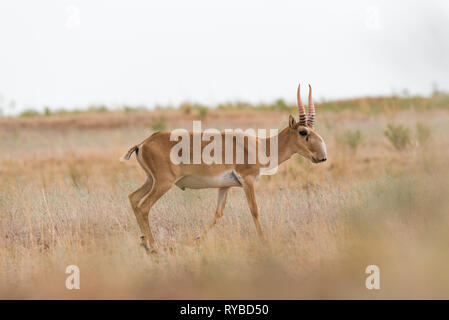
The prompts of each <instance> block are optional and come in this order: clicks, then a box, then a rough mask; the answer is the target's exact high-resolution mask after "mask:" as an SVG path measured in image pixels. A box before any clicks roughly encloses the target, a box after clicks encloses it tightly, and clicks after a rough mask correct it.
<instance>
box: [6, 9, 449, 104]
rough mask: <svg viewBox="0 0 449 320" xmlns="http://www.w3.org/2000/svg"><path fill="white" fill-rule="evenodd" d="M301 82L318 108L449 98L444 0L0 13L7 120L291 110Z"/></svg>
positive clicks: (448, 42)
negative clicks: (94, 112) (156, 110)
mask: <svg viewBox="0 0 449 320" xmlns="http://www.w3.org/2000/svg"><path fill="white" fill-rule="evenodd" d="M298 82H301V83H303V84H304V85H306V84H307V83H311V84H312V85H313V87H314V92H315V96H316V97H317V98H318V99H319V98H326V99H334V98H346V97H354V96H361V95H379V94H391V93H392V92H397V93H400V92H401V91H402V90H403V89H404V88H406V89H408V90H409V91H410V92H411V93H413V94H415V93H417V94H429V93H430V92H431V90H432V85H433V84H434V83H436V84H437V85H438V87H439V88H440V89H445V90H449V1H445V0H441V1H438V0H433V1H419V0H418V1H410V0H407V1H405V0H403V1H376V0H372V1H363V0H346V1H331V0H321V1H316V0H314V1H312V0H308V1H285V0H276V1H274V0H273V1H271V0H257V1H242V0H226V1H212V0H204V1H198V0H189V1H185V0H184V1H183V0H169V1H167V0H165V1H148V0H147V1H144V0H142V1H137V0H126V1H125V0H104V1H98V0H89V1H87V0H71V1H66V0H54V1H48V0H45V1H31V0H28V1H27V0H2V1H1V3H0V95H1V97H0V107H2V108H3V109H4V110H3V111H4V113H11V112H12V111H11V110H9V111H8V110H7V107H8V106H9V105H10V101H11V100H14V101H15V102H16V107H15V111H14V112H18V111H20V110H23V109H24V108H29V107H34V108H37V109H42V108H43V106H45V105H48V106H50V107H52V108H58V107H66V108H72V107H86V106H88V105H90V104H106V105H108V106H112V107H114V106H120V105H122V104H128V105H138V104H144V105H147V106H149V107H152V106H154V105H155V104H162V105H166V104H175V105H177V104H178V103H180V102H182V101H185V100H189V101H196V102H201V103H206V104H216V103H219V102H224V101H235V100H244V101H250V102H261V101H263V102H270V101H273V100H274V99H276V98H279V97H282V98H284V99H286V100H287V101H294V99H295V90H296V86H297V84H298ZM304 87H305V86H304ZM304 89H305V88H304ZM304 95H305V91H304Z"/></svg>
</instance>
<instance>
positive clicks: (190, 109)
mask: <svg viewBox="0 0 449 320" xmlns="http://www.w3.org/2000/svg"><path fill="white" fill-rule="evenodd" d="M316 104H317V106H318V107H319V108H320V112H323V111H329V112H344V111H353V112H354V111H355V112H359V113H363V114H379V113H388V112H394V111H404V110H415V111H426V110H433V109H449V93H446V92H440V91H434V93H433V94H432V95H431V96H429V97H423V96H409V95H408V94H407V95H402V96H398V95H393V96H389V97H364V98H355V99H345V100H335V101H317V102H316ZM216 108H217V109H218V110H224V111H238V110H249V109H254V110H259V111H278V112H285V113H294V112H295V111H296V108H297V106H296V104H293V103H287V102H285V101H284V100H283V99H277V100H275V101H274V102H272V103H259V104H251V103H247V102H242V101H237V102H227V103H221V104H218V105H217V106H216ZM155 109H157V110H161V109H165V110H173V109H179V110H181V111H182V112H183V113H185V114H197V115H198V116H199V117H201V118H205V117H206V116H207V115H208V112H209V110H210V109H211V106H206V105H203V104H199V103H189V102H184V103H182V104H180V105H179V106H177V107H174V106H156V107H155ZM115 110H116V109H115ZM121 110H122V111H124V112H125V113H132V112H136V111H145V110H149V108H148V107H146V106H128V105H125V106H123V107H122V108H121ZM110 111H114V110H112V109H109V108H108V107H107V106H105V105H93V106H90V107H89V108H87V109H75V110H66V109H64V108H59V109H56V110H51V109H50V108H49V107H46V108H45V109H44V111H43V112H39V111H36V110H34V109H32V108H29V109H27V110H25V111H23V112H22V113H20V114H19V117H36V116H51V115H74V114H80V113H102V112H110ZM1 114H2V113H0V116H1Z"/></svg>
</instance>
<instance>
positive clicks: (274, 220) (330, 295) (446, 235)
mask: <svg viewBox="0 0 449 320" xmlns="http://www.w3.org/2000/svg"><path fill="white" fill-rule="evenodd" d="M357 103H358V104H356V106H357V107H358V106H360V110H361V111H358V110H357V108H355V109H347V110H341V111H340V112H336V110H333V109H332V108H326V107H325V106H324V105H323V106H322V107H320V106H319V105H318V110H317V113H318V114H317V131H318V132H319V133H320V134H321V135H322V136H323V138H324V139H325V141H326V143H327V148H328V159H329V160H328V161H327V162H326V163H323V164H319V165H315V164H312V163H310V162H309V161H307V160H305V159H302V158H301V157H299V156H294V157H292V158H291V159H290V160H289V161H288V162H287V163H285V164H283V165H282V166H281V167H280V169H279V172H278V173H277V174H276V175H274V176H264V177H262V178H261V180H260V181H259V183H258V185H257V188H256V194H257V197H258V203H259V207H260V215H261V221H262V225H263V228H264V231H265V233H266V235H267V243H266V244H264V243H261V242H260V241H259V239H258V238H257V235H256V231H255V227H254V225H253V222H252V219H251V215H250V213H249V209H248V206H247V203H246V200H245V198H244V194H243V192H242V190H241V189H238V188H235V189H233V190H231V192H230V195H229V197H228V202H227V206H226V209H225V214H224V217H223V219H222V220H221V221H220V222H219V223H218V224H217V226H216V227H215V229H213V230H212V231H211V232H210V233H209V236H208V238H207V240H206V241H205V242H204V243H203V244H202V245H200V246H193V247H192V246H191V245H190V243H191V240H192V239H193V238H194V237H195V236H196V235H198V234H199V233H201V231H202V230H204V228H205V227H206V225H207V224H209V223H210V222H211V220H212V218H213V215H214V209H215V204H216V193H217V191H216V190H214V189H206V190H199V191H198V190H186V191H184V192H183V191H181V190H180V189H178V188H173V189H172V190H170V191H169V192H168V193H167V194H166V195H165V196H164V197H163V198H162V199H161V200H160V201H159V202H158V203H157V204H156V205H155V206H154V208H153V209H152V212H151V214H150V224H151V227H152V229H153V233H154V234H155V237H156V240H157V243H158V246H159V254H158V256H147V255H146V254H145V252H144V250H143V249H142V248H141V247H140V246H139V236H140V231H139V230H138V227H137V223H136V220H135V217H134V214H133V212H132V209H131V207H130V205H129V202H128V197H127V195H128V194H129V193H130V192H131V191H132V190H134V189H136V188H137V187H138V186H139V185H140V184H142V182H143V181H144V177H145V176H144V173H143V171H142V170H141V169H140V167H139V166H138V164H137V162H136V160H135V158H134V156H133V158H132V159H131V161H129V162H127V163H123V162H119V161H118V159H119V157H120V156H121V155H122V154H123V153H124V152H126V151H127V150H128V148H129V147H131V146H133V145H134V144H136V143H138V142H140V141H141V140H143V139H144V138H145V137H147V136H148V135H149V134H150V133H151V132H153V131H154V129H155V128H163V127H166V128H167V129H172V128H180V127H183V128H191V126H192V120H194V119H200V118H201V119H202V120H203V128H210V127H214V128H219V129H224V128H243V129H245V128H282V127H284V126H286V125H287V121H288V114H289V113H288V112H285V111H280V110H257V109H254V108H242V109H239V108H234V109H232V108H230V109H229V110H227V109H216V110H209V111H208V112H205V111H204V110H203V109H200V112H198V110H196V109H193V110H190V109H188V110H187V111H186V110H182V109H181V110H173V109H170V110H166V111H164V110H155V111H151V112H150V111H143V110H131V111H129V110H128V111H127V112H125V111H114V112H91V113H80V114H67V115H64V114H61V115H49V116H46V117H45V116H34V117H19V118H0V298H6V299H11V298H20V299H21V298H25V299H36V298H44V299H46V298H56V299H65V298H75V299H78V298H87V299H92V298H93V299H97V298H125V299H127V298H137V299H140V298H149V299H154V298H155V299H167V298H168V299H169V298H175V299H183V298H186V299H190V298H193V299H197V298H199V299H215V298H231V299H240V298H254V299H259V298H260V299H262V298H265V299H300V298H318V299H320V298H324V299H334V298H342V299H347V298H361V299H380V298H387V299H389V298H425V299H427V298H446V299H447V298H449V250H448V244H449V228H448V226H449V225H448V222H449V221H448V220H449V219H448V209H449V166H448V163H449V162H448V158H449V157H448V155H449V112H448V110H449V105H447V104H446V105H445V106H444V107H441V108H435V109H433V108H430V109H425V110H422V109H419V108H413V107H410V108H396V109H395V108H391V109H387V110H383V111H382V112H370V111H369V110H368V111H367V110H365V109H364V108H363V107H364V104H363V100H361V101H359V102H357ZM330 109H332V110H330ZM291 112H295V109H294V108H291ZM389 124H392V125H394V126H397V125H402V126H403V128H405V133H404V132H403V133H402V134H403V135H406V136H407V137H408V140H407V138H405V140H406V141H405V142H403V144H404V145H403V147H401V144H400V143H401V142H400V141H399V142H398V143H399V145H398V146H397V147H396V148H395V147H394V145H393V144H392V143H391V141H390V140H389V139H387V137H386V135H385V133H384V132H385V130H387V126H388V125H389ZM395 128H396V127H395ZM357 132H359V133H357ZM398 134H399V135H400V132H399V133H398ZM358 135H360V138H357V136H358ZM393 139H396V140H395V141H398V139H399V140H400V139H401V138H400V137H399V138H393ZM68 265H77V266H79V268H80V271H81V273H80V275H81V282H80V285H81V289H80V290H67V289H66V287H65V279H66V277H67V276H68V275H67V274H65V269H66V267H67V266H68ZM368 265H377V266H379V268H380V286H381V289H380V290H367V289H366V287H365V279H366V277H367V276H368V275H367V274H366V273H365V268H366V267H367V266H368Z"/></svg>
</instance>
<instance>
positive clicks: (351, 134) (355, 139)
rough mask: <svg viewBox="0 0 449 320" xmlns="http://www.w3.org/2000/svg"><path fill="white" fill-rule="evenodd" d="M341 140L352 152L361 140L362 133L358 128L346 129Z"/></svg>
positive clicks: (355, 150)
mask: <svg viewBox="0 0 449 320" xmlns="http://www.w3.org/2000/svg"><path fill="white" fill-rule="evenodd" d="M343 142H344V144H345V145H347V146H348V147H349V148H350V149H351V150H352V152H354V153H356V152H357V148H358V147H359V145H360V143H361V142H362V134H361V133H360V130H355V131H352V130H346V131H345V132H344V133H343Z"/></svg>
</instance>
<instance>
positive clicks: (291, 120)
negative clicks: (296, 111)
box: [288, 115, 296, 129]
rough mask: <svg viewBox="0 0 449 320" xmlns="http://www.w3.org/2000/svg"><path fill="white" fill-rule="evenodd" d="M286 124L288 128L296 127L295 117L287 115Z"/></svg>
mask: <svg viewBox="0 0 449 320" xmlns="http://www.w3.org/2000/svg"><path fill="white" fill-rule="evenodd" d="M288 125H289V126H290V128H292V129H295V127H296V121H295V118H293V116H292V115H290V116H289V117H288Z"/></svg>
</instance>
